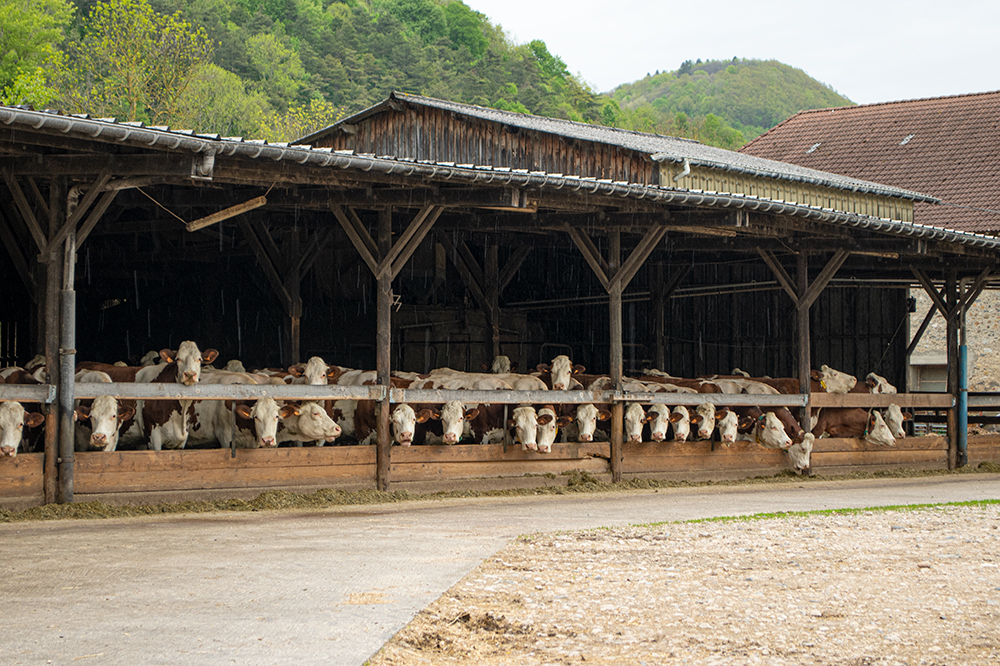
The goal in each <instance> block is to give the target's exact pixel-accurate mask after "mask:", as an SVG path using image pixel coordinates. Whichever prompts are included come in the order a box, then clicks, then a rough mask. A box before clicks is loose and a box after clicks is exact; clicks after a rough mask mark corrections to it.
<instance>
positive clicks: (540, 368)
mask: <svg viewBox="0 0 1000 666" xmlns="http://www.w3.org/2000/svg"><path fill="white" fill-rule="evenodd" d="M550 369H551V368H549V364H548V363H539V364H538V365H536V366H535V370H537V371H538V372H548V371H549V370H550Z"/></svg>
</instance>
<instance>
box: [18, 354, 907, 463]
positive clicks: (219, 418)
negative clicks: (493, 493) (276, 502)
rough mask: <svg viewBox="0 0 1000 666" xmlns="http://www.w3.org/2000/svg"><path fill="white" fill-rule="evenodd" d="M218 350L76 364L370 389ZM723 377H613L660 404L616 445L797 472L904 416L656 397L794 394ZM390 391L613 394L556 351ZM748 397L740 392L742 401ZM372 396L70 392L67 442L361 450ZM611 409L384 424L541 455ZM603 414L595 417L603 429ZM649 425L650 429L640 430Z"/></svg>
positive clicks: (205, 379)
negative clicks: (805, 413) (527, 369)
mask: <svg viewBox="0 0 1000 666" xmlns="http://www.w3.org/2000/svg"><path fill="white" fill-rule="evenodd" d="M217 357H218V352H217V351H215V350H214V349H209V350H206V351H204V352H202V351H200V350H199V349H198V346H197V345H196V344H195V343H194V342H190V341H186V342H183V343H181V345H180V347H179V348H178V349H177V350H176V351H173V350H166V349H165V350H162V351H160V352H159V353H158V354H157V353H155V352H151V353H150V354H147V356H146V357H145V358H144V359H143V362H144V363H147V365H142V366H132V367H130V366H125V365H124V364H122V363H116V364H114V365H112V364H106V363H94V362H85V363H80V364H79V365H78V366H77V374H76V382H77V383H87V382H168V383H169V382H176V383H179V384H184V385H187V386H191V385H194V384H288V383H298V384H313V385H325V384H336V385H341V386H362V385H371V384H375V383H376V373H375V372H374V371H363V370H353V369H350V368H344V367H341V366H336V365H328V364H327V363H326V362H324V361H323V360H322V359H321V358H319V357H316V356H314V357H312V358H311V359H309V362H308V363H305V364H298V365H294V366H292V367H290V368H288V369H287V370H285V369H280V370H278V369H260V370H255V371H254V372H246V371H245V369H244V368H243V366H242V364H241V363H240V362H239V361H230V363H229V364H228V365H227V366H226V367H225V369H222V370H218V369H215V368H214V367H212V366H211V363H212V362H214V361H215V360H216V358H217ZM734 372H735V373H737V374H733V375H726V376H719V375H715V376H711V377H700V378H694V379H684V378H679V377H673V376H670V375H668V374H666V373H664V372H660V371H656V370H648V371H646V373H645V374H643V375H642V376H640V377H637V378H628V379H626V380H624V385H623V389H624V390H625V391H630V392H650V393H661V394H664V395H663V400H662V402H659V403H655V404H652V405H651V406H649V407H648V408H644V407H643V406H642V405H641V404H639V403H632V404H630V405H629V406H628V407H627V408H626V410H625V417H624V438H625V440H626V441H635V442H640V441H654V442H663V441H675V442H683V441H689V440H709V439H717V440H718V441H719V442H721V443H723V444H725V445H727V446H728V445H729V444H731V443H732V442H734V441H736V439H738V438H740V439H749V440H751V441H755V442H757V443H759V444H761V445H763V446H765V447H768V448H774V449H782V450H784V451H786V452H787V453H788V456H789V459H790V461H791V463H792V466H793V467H794V468H795V469H796V470H798V471H802V472H806V473H808V471H809V456H810V453H811V451H812V446H813V442H814V439H815V438H816V437H821V436H832V437H858V438H862V437H863V438H864V439H866V440H868V441H869V442H872V443H874V444H879V445H888V446H891V445H892V444H893V443H894V442H895V438H898V437H904V436H905V431H904V428H903V425H904V421H905V420H906V419H908V418H910V415H909V414H903V413H902V411H901V410H900V409H899V407H898V406H896V405H892V406H891V407H889V408H888V409H887V410H885V411H884V412H880V411H879V410H864V409H847V408H836V409H831V408H826V409H821V410H815V413H814V416H813V428H812V431H811V432H805V431H804V430H803V429H802V428H801V427H800V426H799V422H798V419H796V418H795V415H794V414H793V413H792V411H790V410H789V409H788V408H785V407H767V406H763V407H756V406H746V407H720V408H716V407H715V406H714V405H713V404H712V403H710V402H705V403H702V404H700V405H698V406H697V407H696V408H693V409H689V408H687V407H685V406H683V405H677V406H673V407H671V406H670V405H671V401H670V399H669V397H668V394H671V393H673V394H677V393H692V394H694V393H698V394H707V393H728V394H746V395H748V396H749V395H760V394H772V395H773V394H782V393H783V394H794V393H798V392H799V381H798V380H797V379H772V378H768V377H750V376H747V375H746V374H744V373H740V372H739V371H734ZM44 375H45V368H44V366H43V365H38V364H37V363H36V364H35V365H34V366H33V365H29V366H27V367H25V368H16V367H10V368H5V369H3V370H0V382H3V383H7V384H40V383H43V382H44V380H45V377H44ZM812 378H813V386H812V391H814V392H817V391H827V392H830V393H848V392H871V393H895V392H896V389H895V388H894V387H893V386H892V385H891V384H889V383H888V382H887V381H886V380H885V379H884V378H882V377H879V376H878V375H875V374H874V373H871V374H869V375H868V376H867V378H866V381H865V382H863V383H859V382H858V381H857V379H856V378H855V377H853V376H850V375H847V374H845V373H842V372H838V371H837V370H833V369H832V368H829V367H827V366H825V365H824V366H822V369H821V370H813V371H812ZM392 385H393V388H404V389H407V388H408V389H450V390H463V389H464V390H470V389H471V390H477V391H483V390H495V389H507V390H511V389H513V390H532V391H547V390H579V389H587V390H591V391H594V390H604V389H609V388H611V382H610V378H609V377H607V376H602V375H590V374H585V368H584V367H583V366H580V365H574V364H573V363H572V362H571V361H570V359H569V358H568V357H566V356H557V357H556V358H554V359H553V360H552V362H551V364H547V363H542V364H539V365H538V367H537V369H536V371H535V372H532V373H530V374H519V373H515V372H512V371H511V365H510V361H509V359H508V358H507V357H506V356H498V357H497V358H496V359H495V360H494V363H493V367H492V369H491V372H483V373H469V372H460V371H457V370H451V369H449V368H439V369H437V370H433V371H431V372H430V373H427V374H416V373H407V372H395V373H393V377H392ZM748 402H752V399H750V398H748ZM376 407H377V403H376V402H375V401H371V400H325V401H308V402H301V401H295V402H293V401H288V402H285V403H284V404H282V403H281V402H278V401H275V400H274V399H272V398H261V399H258V400H252V401H229V400H187V401H185V400H180V401H177V400H162V399H161V400H138V401H136V400H125V399H120V400H119V399H115V398H113V397H108V396H104V397H99V398H95V399H93V400H78V401H77V406H76V409H75V418H76V433H75V438H76V449H77V450H78V451H92V450H101V451H114V450H116V449H119V448H121V449H135V448H149V449H153V450H157V451H158V450H161V449H164V448H166V449H177V448H185V447H206V446H223V447H230V446H235V447H238V448H261V447H274V446H278V445H280V444H282V443H283V442H289V443H291V445H298V446H301V445H302V444H303V443H304V442H315V443H316V444H317V445H319V446H322V445H324V444H327V443H332V442H334V441H335V440H337V439H338V438H341V441H351V442H357V443H360V444H370V443H372V442H374V441H375V438H376V437H377V423H378V419H377V414H376ZM610 416H611V412H610V405H602V404H582V405H569V404H564V405H558V404H533V405H528V404H524V405H520V406H515V405H510V406H508V405H503V404H488V403H471V404H470V403H464V402H461V401H451V402H445V403H443V404H396V405H394V406H393V409H392V412H391V416H390V423H391V429H392V433H391V435H392V438H393V440H394V442H395V443H397V444H400V445H402V446H409V445H411V444H458V443H459V442H469V443H475V444H489V443H495V442H501V441H504V440H505V438H509V441H513V442H519V443H520V444H521V446H522V448H524V449H525V450H535V451H539V452H543V453H545V452H549V451H551V447H552V444H553V443H554V442H555V441H556V440H557V439H561V441H579V442H591V441H595V440H597V439H604V440H606V439H607V438H608V435H607V433H606V432H605V431H603V430H601V429H599V427H600V426H601V425H606V422H607V421H608V419H609V418H610ZM43 420H44V417H43V416H42V414H41V413H39V412H38V410H37V405H34V406H33V405H31V404H28V405H27V406H25V405H22V404H20V403H17V402H13V401H6V402H0V458H2V457H4V456H14V455H16V454H17V451H18V449H19V448H20V449H21V450H26V451H32V450H38V449H39V448H40V446H39V440H40V436H39V433H40V430H41V429H40V428H37V426H39V425H40V424H41V423H42V422H43ZM602 422H603V423H602ZM647 432H648V436H647V434H646V433H647Z"/></svg>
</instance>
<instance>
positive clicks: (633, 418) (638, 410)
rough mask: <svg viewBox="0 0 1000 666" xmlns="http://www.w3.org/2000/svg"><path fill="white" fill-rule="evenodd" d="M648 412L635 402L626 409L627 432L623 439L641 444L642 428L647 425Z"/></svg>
mask: <svg viewBox="0 0 1000 666" xmlns="http://www.w3.org/2000/svg"><path fill="white" fill-rule="evenodd" d="M646 420H647V419H646V410H644V409H643V408H642V405H640V404H639V403H637V402H633V403H632V404H630V405H629V406H628V407H627V408H625V424H624V425H625V432H624V433H623V438H624V440H625V441H626V442H641V441H642V427H643V426H644V425H645V423H646Z"/></svg>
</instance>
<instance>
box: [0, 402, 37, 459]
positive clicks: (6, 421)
mask: <svg viewBox="0 0 1000 666" xmlns="http://www.w3.org/2000/svg"><path fill="white" fill-rule="evenodd" d="M44 421H45V417H44V416H43V415H41V414H39V413H37V412H25V411H24V405H22V404H21V403H19V402H13V401H7V402H0V458H5V457H6V458H13V457H14V456H16V455H17V450H18V449H19V448H20V446H21V440H22V439H23V437H24V428H25V426H27V427H29V428H34V427H37V426H40V425H41V424H42V423H43V422H44Z"/></svg>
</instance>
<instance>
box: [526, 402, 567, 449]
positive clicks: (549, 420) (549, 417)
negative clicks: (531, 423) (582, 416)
mask: <svg viewBox="0 0 1000 666" xmlns="http://www.w3.org/2000/svg"><path fill="white" fill-rule="evenodd" d="M537 414H538V416H537V420H538V432H537V433H536V436H535V442H536V444H537V445H538V451H539V453H551V452H552V444H553V443H555V441H556V436H557V435H558V434H559V428H565V427H566V426H568V425H569V424H570V423H571V422H572V421H573V418H572V417H570V416H558V415H557V414H556V410H555V408H554V407H553V406H552V405H545V406H543V407H540V408H539V409H538V410H537Z"/></svg>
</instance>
